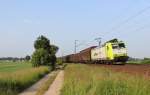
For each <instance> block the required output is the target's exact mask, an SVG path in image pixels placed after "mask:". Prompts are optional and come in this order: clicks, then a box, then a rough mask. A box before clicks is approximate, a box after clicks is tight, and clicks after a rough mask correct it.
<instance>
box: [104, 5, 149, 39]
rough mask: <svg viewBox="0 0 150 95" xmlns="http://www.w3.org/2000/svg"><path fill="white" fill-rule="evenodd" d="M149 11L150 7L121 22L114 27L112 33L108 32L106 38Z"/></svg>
mask: <svg viewBox="0 0 150 95" xmlns="http://www.w3.org/2000/svg"><path fill="white" fill-rule="evenodd" d="M149 9H150V6H148V7H146V8H144V9H142V10H140V11H138V12H137V13H136V14H134V15H132V16H130V17H128V18H127V19H126V20H124V21H122V22H120V23H119V24H118V25H117V26H114V27H112V28H111V30H110V31H108V32H106V33H105V34H104V36H106V35H108V34H109V33H111V32H114V31H116V30H117V29H119V28H120V27H122V26H123V25H125V24H126V23H128V22H130V21H131V20H133V19H135V18H136V17H138V16H139V15H141V14H143V13H144V12H146V11H147V10H149Z"/></svg>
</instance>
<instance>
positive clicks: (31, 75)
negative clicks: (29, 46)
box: [0, 66, 49, 95]
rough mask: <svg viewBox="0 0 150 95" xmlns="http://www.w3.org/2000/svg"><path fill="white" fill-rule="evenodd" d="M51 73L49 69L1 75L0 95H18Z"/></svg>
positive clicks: (43, 68) (42, 68)
mask: <svg viewBox="0 0 150 95" xmlns="http://www.w3.org/2000/svg"><path fill="white" fill-rule="evenodd" d="M48 72H49V69H48V67H44V66H43V67H38V68H26V69H23V70H17V71H15V72H12V73H10V72H1V73H0V95H17V94H18V93H19V92H20V91H22V90H24V89H26V88H27V87H29V86H31V85H32V84H34V83H35V82H37V81H38V80H39V79H40V78H41V77H43V76H44V75H45V74H47V73H48Z"/></svg>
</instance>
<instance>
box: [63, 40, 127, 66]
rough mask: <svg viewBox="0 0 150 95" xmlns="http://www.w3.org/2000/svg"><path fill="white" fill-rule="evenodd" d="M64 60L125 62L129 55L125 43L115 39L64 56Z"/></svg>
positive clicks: (70, 61)
mask: <svg viewBox="0 0 150 95" xmlns="http://www.w3.org/2000/svg"><path fill="white" fill-rule="evenodd" d="M62 60H63V62H67V63H102V64H124V63H126V61H127V60H128V55H127V48H126V45H125V43H124V42H123V41H119V40H118V39H113V40H110V41H107V42H106V43H104V44H103V45H102V46H92V47H89V48H87V49H84V50H82V51H80V52H79V53H76V54H71V55H67V56H64V57H62Z"/></svg>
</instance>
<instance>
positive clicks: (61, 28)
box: [0, 0, 150, 58]
mask: <svg viewBox="0 0 150 95" xmlns="http://www.w3.org/2000/svg"><path fill="white" fill-rule="evenodd" d="M149 6H150V1H149V0H0V57H3V56H13V57H15V56H16V57H24V56H26V55H27V54H29V55H31V54H32V52H33V51H34V48H33V43H34V40H35V39H36V38H37V37H38V36H39V35H45V36H47V37H48V38H49V39H50V40H51V43H52V44H56V45H58V46H59V47H60V51H59V52H58V54H57V55H58V56H60V55H62V54H63V55H65V54H70V53H73V51H74V40H79V41H78V43H85V44H84V45H82V46H80V47H78V48H77V50H78V51H79V50H81V49H83V48H86V47H89V46H92V45H97V42H96V41H94V39H95V38H97V37H101V38H102V41H103V42H105V41H107V40H110V39H112V38H119V39H121V40H123V41H125V43H126V44H127V47H128V52H129V55H130V56H133V57H140V58H141V57H150V39H149V37H150V27H149V26H150V19H149V17H150V9H147V10H146V11H145V12H144V13H142V14H140V15H138V16H136V17H134V18H133V19H131V20H129V21H128V22H127V23H123V22H124V21H125V20H127V19H128V18H129V17H131V16H134V15H135V14H137V13H138V12H139V11H141V10H143V9H144V8H147V7H149ZM114 27H116V29H115V30H113V28H114Z"/></svg>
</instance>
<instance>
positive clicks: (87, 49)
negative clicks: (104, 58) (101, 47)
mask: <svg viewBox="0 0 150 95" xmlns="http://www.w3.org/2000/svg"><path fill="white" fill-rule="evenodd" d="M96 47H97V46H91V47H89V48H86V49H84V50H82V51H80V52H86V51H89V50H91V49H93V48H96Z"/></svg>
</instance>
